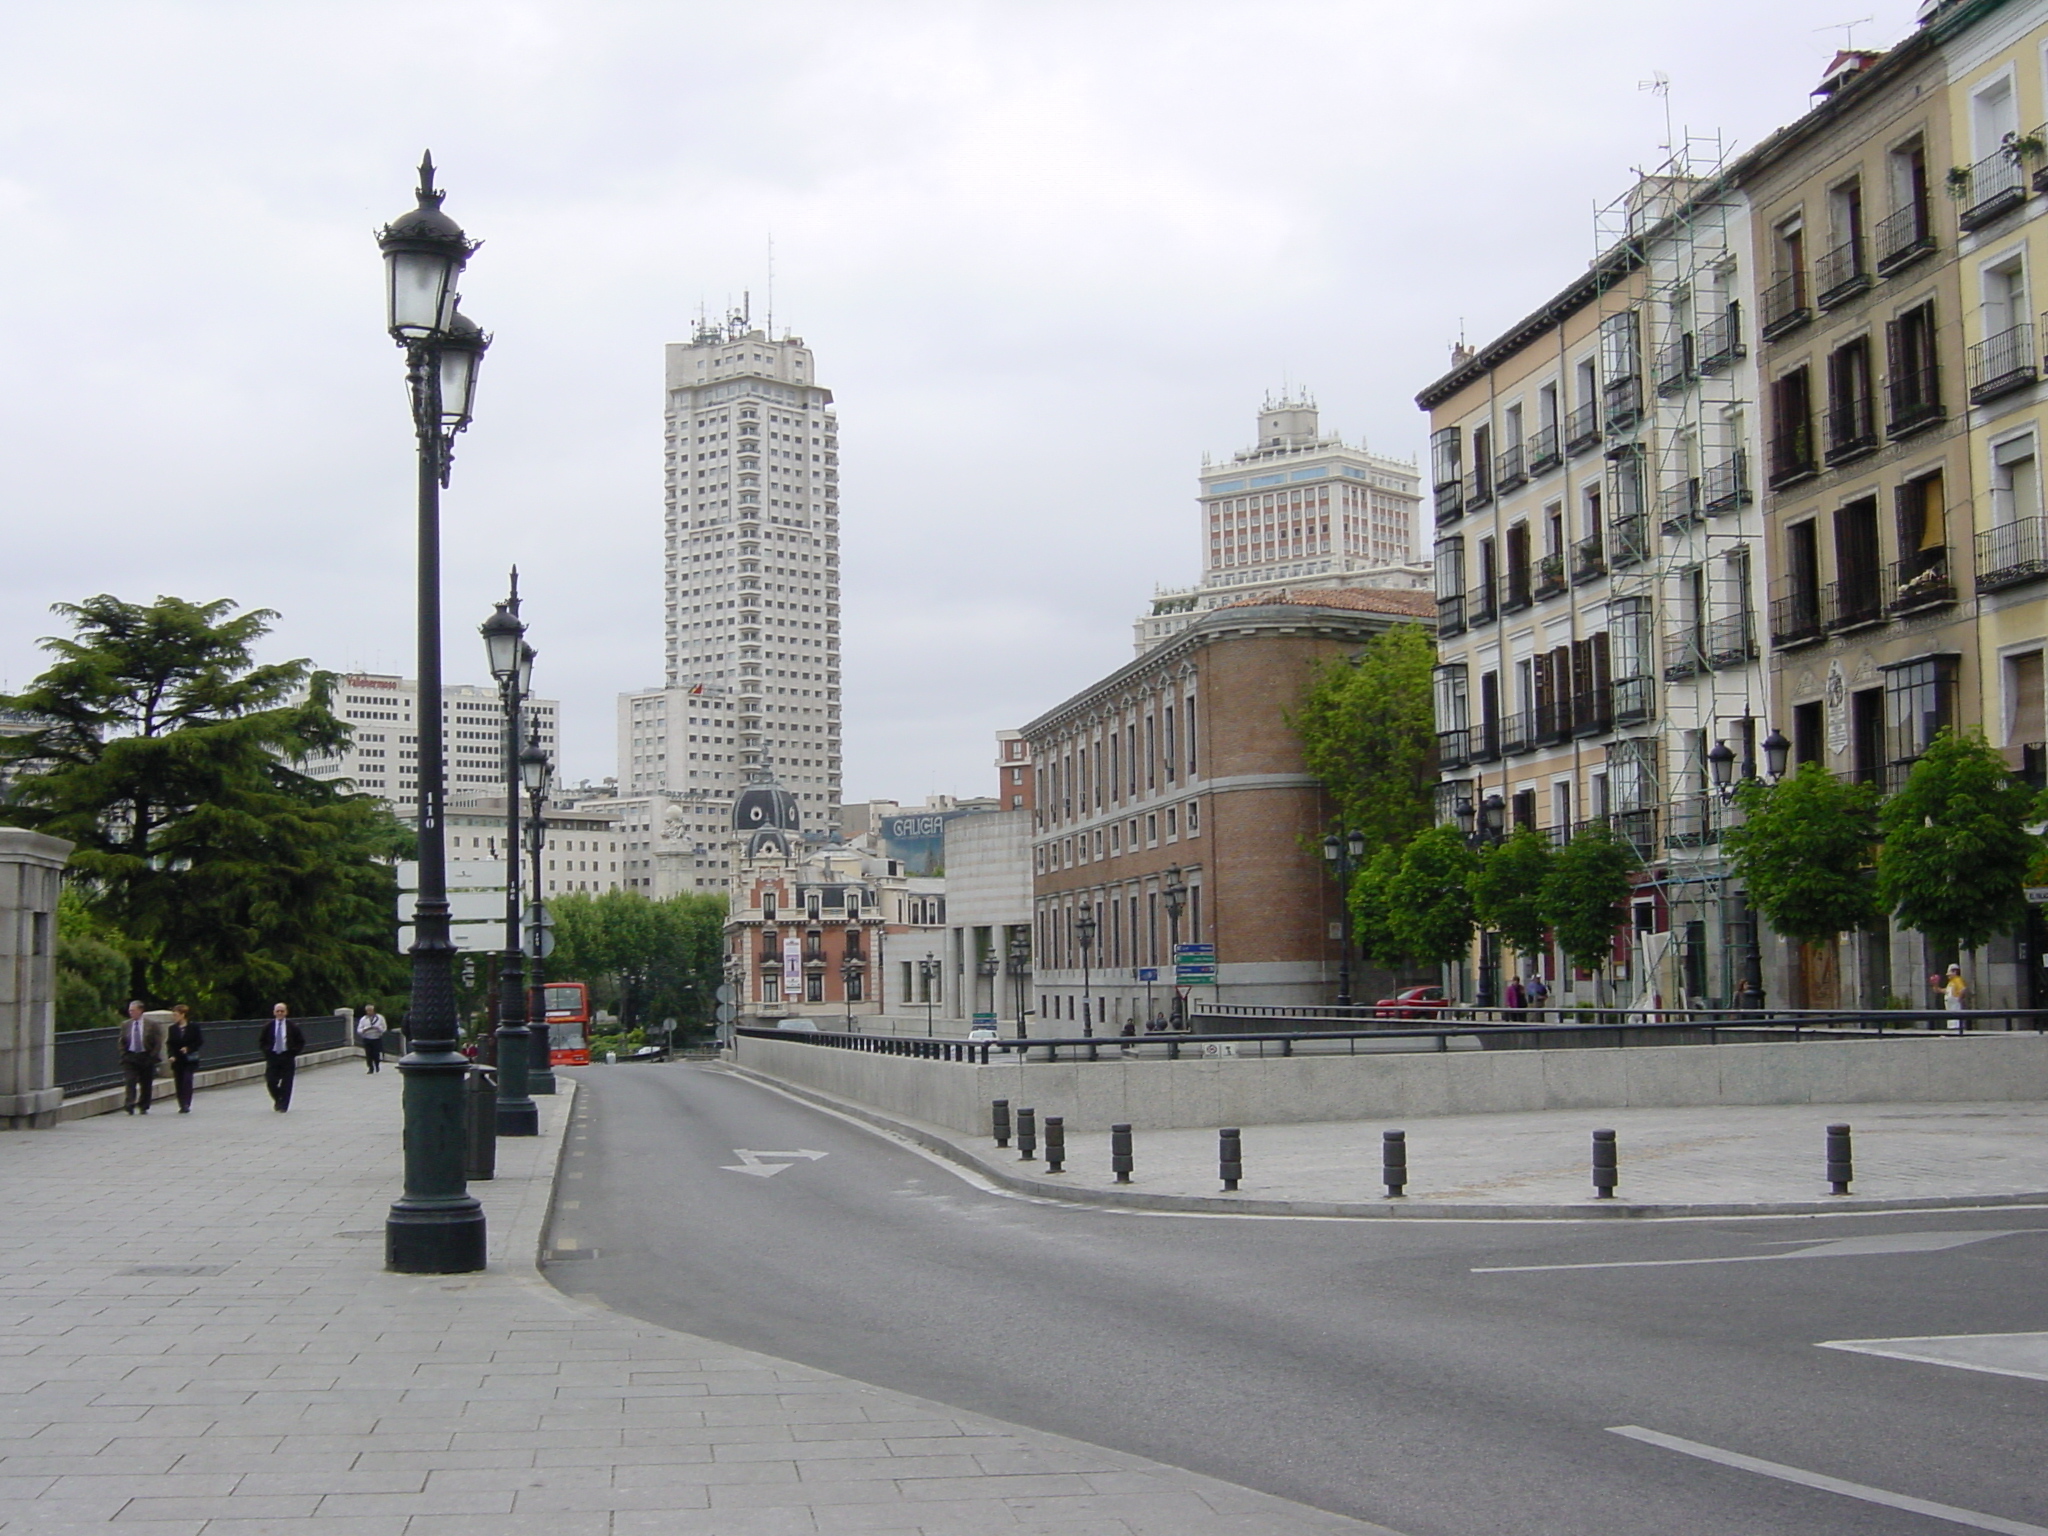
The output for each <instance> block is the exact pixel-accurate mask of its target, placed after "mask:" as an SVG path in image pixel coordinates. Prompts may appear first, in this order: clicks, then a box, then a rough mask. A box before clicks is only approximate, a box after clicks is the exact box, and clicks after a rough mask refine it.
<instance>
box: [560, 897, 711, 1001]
mask: <svg viewBox="0 0 2048 1536" xmlns="http://www.w3.org/2000/svg"><path fill="white" fill-rule="evenodd" d="M548 910H549V911H550V912H551V913H553V914H554V919H555V952H554V954H553V955H551V956H550V957H549V958H548V962H547V974H548V975H550V976H553V977H557V978H560V979H563V980H576V981H582V982H586V983H590V984H592V985H593V986H594V987H596V988H597V989H598V995H599V996H605V995H606V994H609V997H608V999H607V1000H608V1001H613V1002H615V1003H616V1006H617V1008H618V1011H619V1018H620V1021H621V1022H622V1024H623V1025H625V1026H626V1027H627V1028H629V1029H630V1028H631V1027H633V1026H634V1025H637V1024H643V1023H645V1022H647V1021H649V1020H656V1021H658V1020H660V1019H663V1018H674V1019H676V1020H677V1021H678V1022H679V1023H680V1024H682V1025H683V1026H684V1027H695V1026H699V1025H701V1024H703V1023H704V1021H705V1020H706V1019H708V1018H709V1016H710V1013H711V1009H712V1005H713V1003H714V1002H715V1000H716V993H717V990H718V984H719V981H720V979H721V972H720V956H721V949H722V936H723V934H724V931H725V898H724V897H723V896H712V895H702V894H687V895H681V896H670V897H667V898H666V899H664V900H661V901H655V900H652V899H650V898H648V897H646V896H643V895H641V894H640V893H639V892H637V891H605V892H603V893H602V894H596V895H593V894H591V893H589V892H586V891H571V892H569V893H568V894H566V895H563V896H558V897H556V898H555V899H554V900H553V901H550V902H549V903H548Z"/></svg>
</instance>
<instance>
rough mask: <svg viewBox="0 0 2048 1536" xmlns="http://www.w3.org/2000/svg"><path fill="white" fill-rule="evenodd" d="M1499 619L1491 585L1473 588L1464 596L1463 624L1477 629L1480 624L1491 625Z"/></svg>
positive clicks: (1498, 611) (1498, 610)
mask: <svg viewBox="0 0 2048 1536" xmlns="http://www.w3.org/2000/svg"><path fill="white" fill-rule="evenodd" d="M1499 617H1500V609H1499V607H1498V606H1497V603H1496V599H1495V597H1494V591H1493V584H1492V583H1491V582H1489V583H1488V584H1487V585H1485V586H1483V587H1474V588H1473V589H1472V590H1471V591H1470V592H1468V593H1466V594H1465V623H1466V625H1467V626H1468V627H1470V628H1473V629H1477V628H1478V627H1479V626H1480V625H1481V624H1491V623H1492V622H1493V621H1494V620H1495V619H1497V618H1499Z"/></svg>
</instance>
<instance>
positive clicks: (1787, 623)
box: [1771, 584, 1825, 648]
mask: <svg viewBox="0 0 2048 1536" xmlns="http://www.w3.org/2000/svg"><path fill="white" fill-rule="evenodd" d="M1824 633H1825V631H1824V630H1823V629H1822V628H1821V622H1820V589H1819V588H1818V587H1807V588H1805V589H1803V590H1802V589H1800V588H1798V587H1789V588H1786V587H1784V586H1783V585H1782V584H1781V591H1780V595H1779V596H1777V597H1774V598H1772V599H1771V644H1773V645H1775V646H1779V647H1781V648H1788V647H1791V646H1795V645H1806V644H1809V643H1810V642H1812V641H1815V640H1818V639H1819V638H1820V637H1821V636H1822V635H1823V634H1824Z"/></svg>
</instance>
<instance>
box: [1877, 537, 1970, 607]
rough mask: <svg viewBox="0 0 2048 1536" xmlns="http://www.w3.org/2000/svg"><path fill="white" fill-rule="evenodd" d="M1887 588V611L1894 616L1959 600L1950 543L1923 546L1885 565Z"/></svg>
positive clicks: (1946, 604) (1948, 604)
mask: <svg viewBox="0 0 2048 1536" xmlns="http://www.w3.org/2000/svg"><path fill="white" fill-rule="evenodd" d="M1885 591H1886V593H1887V594H1889V595H1888V597H1887V599H1886V601H1885V605H1884V607H1885V612H1886V613H1889V614H1891V615H1893V616H1894V617H1897V616H1899V615H1901V614H1907V613H1919V612H1921V611H1922V610H1924V609H1931V608H1946V607H1949V606H1950V605H1951V604H1953V603H1954V602H1955V600H1956V582H1955V577H1954V575H1953V574H1952V573H1951V572H1950V570H1949V559H1948V546H1947V545H1946V544H1942V545H1937V546H1936V547H1935V548H1933V549H1923V550H1920V551H1918V552H1916V553H1915V554H1913V555H1911V556H1909V557H1908V558H1906V559H1904V560H1897V561H1894V562H1893V563H1892V564H1890V565H1888V566H1886V567H1885Z"/></svg>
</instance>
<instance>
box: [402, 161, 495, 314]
mask: <svg viewBox="0 0 2048 1536" xmlns="http://www.w3.org/2000/svg"><path fill="white" fill-rule="evenodd" d="M415 195H416V196H417V197H418V199H419V206H418V207H416V208H414V209H413V210H412V211H411V212H410V213H405V214H401V215H399V217H397V218H395V219H393V220H392V221H391V222H390V223H389V224H387V225H385V226H384V229H383V230H382V232H380V233H379V234H378V236H377V244H378V247H379V248H380V249H381V250H382V251H383V252H384V277H385V306H384V307H385V318H386V321H387V325H388V329H389V330H390V332H391V334H392V336H393V337H394V338H395V339H397V340H398V341H401V342H416V341H425V340H427V339H428V338H429V337H432V336H438V335H442V334H445V333H446V332H447V331H448V330H450V329H451V328H452V327H453V325H454V323H455V280H456V278H457V277H459V276H460V275H461V273H462V268H463V265H464V263H466V262H467V261H468V260H469V257H470V253H471V252H472V251H474V250H475V249H476V242H475V241H473V240H470V239H468V238H467V237H466V236H465V235H464V234H463V233H462V226H461V225H460V224H457V223H456V222H455V221H454V220H453V219H451V218H449V217H448V215H447V214H445V213H443V212H442V211H441V199H442V198H444V197H446V196H447V193H445V192H442V191H439V190H437V189H436V188H435V186H434V157H433V156H432V155H431V154H429V155H427V156H425V157H424V158H423V159H422V160H421V161H420V184H419V188H418V190H417V192H416V194H415Z"/></svg>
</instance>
